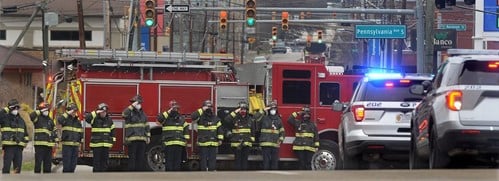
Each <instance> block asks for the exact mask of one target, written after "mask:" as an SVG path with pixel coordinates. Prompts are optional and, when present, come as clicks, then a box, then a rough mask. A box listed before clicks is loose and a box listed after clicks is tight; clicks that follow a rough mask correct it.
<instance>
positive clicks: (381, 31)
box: [355, 25, 407, 39]
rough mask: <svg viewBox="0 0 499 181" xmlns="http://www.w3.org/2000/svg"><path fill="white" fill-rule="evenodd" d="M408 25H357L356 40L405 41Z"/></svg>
mask: <svg viewBox="0 0 499 181" xmlns="http://www.w3.org/2000/svg"><path fill="white" fill-rule="evenodd" d="M406 31H407V26H406V25H355V38H359V39H360V38H363V39H373V38H374V39H376V38H387V39H405V38H406V36H407V33H406Z"/></svg>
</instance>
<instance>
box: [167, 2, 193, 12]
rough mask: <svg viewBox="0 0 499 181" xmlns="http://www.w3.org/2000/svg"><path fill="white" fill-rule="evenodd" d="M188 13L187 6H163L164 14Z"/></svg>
mask: <svg viewBox="0 0 499 181" xmlns="http://www.w3.org/2000/svg"><path fill="white" fill-rule="evenodd" d="M189 11H190V8H189V5H187V4H165V12H169V13H188V12H189Z"/></svg>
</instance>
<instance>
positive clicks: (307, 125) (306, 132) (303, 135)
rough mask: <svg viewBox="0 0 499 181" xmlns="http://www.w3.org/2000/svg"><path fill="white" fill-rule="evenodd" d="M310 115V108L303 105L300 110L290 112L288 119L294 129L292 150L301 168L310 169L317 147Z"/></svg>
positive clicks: (316, 136)
mask: <svg viewBox="0 0 499 181" xmlns="http://www.w3.org/2000/svg"><path fill="white" fill-rule="evenodd" d="M310 117H311V114H310V108H309V107H308V106H305V107H303V108H302V111H300V112H293V113H291V115H290V116H289V119H288V124H289V125H291V127H293V128H294V131H295V141H293V151H294V152H295V155H296V156H297V157H298V161H299V164H300V169H301V170H311V162H312V156H313V155H314V153H315V151H316V150H317V148H318V147H319V135H318V133H317V127H316V126H315V123H313V122H312V121H311V120H310Z"/></svg>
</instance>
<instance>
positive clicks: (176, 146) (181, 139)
mask: <svg viewBox="0 0 499 181" xmlns="http://www.w3.org/2000/svg"><path fill="white" fill-rule="evenodd" d="M169 105H170V108H169V109H168V110H167V111H164V112H163V113H161V114H159V115H158V121H159V122H160V123H161V125H162V126H163V132H162V141H163V145H164V146H165V157H166V164H165V167H166V171H180V170H181V164H182V152H183V151H184V150H185V146H186V144H187V140H189V138H190V135H189V124H188V123H187V122H185V119H184V117H183V116H182V115H181V114H180V112H179V105H178V104H177V102H176V101H175V100H173V101H170V104H169Z"/></svg>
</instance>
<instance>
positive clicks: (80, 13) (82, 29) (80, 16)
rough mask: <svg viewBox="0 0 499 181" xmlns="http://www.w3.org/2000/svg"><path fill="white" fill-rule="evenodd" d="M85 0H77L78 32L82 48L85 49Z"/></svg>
mask: <svg viewBox="0 0 499 181" xmlns="http://www.w3.org/2000/svg"><path fill="white" fill-rule="evenodd" d="M82 1H83V0H77V1H76V9H77V10H78V33H79V35H80V37H79V39H80V48H81V49H85V48H86V44H85V23H83V2H82Z"/></svg>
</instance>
